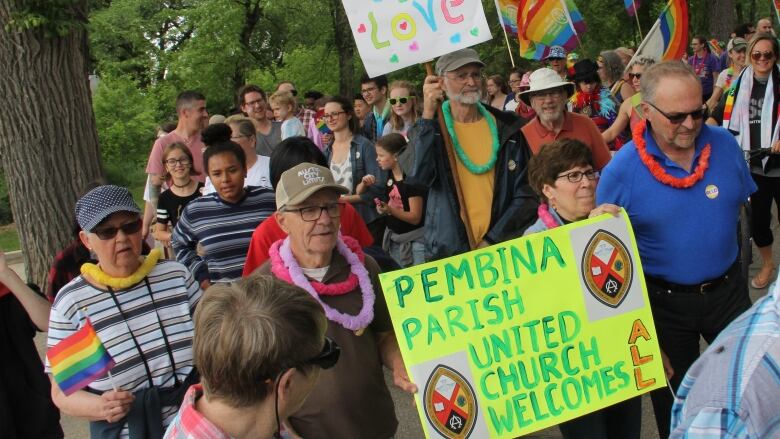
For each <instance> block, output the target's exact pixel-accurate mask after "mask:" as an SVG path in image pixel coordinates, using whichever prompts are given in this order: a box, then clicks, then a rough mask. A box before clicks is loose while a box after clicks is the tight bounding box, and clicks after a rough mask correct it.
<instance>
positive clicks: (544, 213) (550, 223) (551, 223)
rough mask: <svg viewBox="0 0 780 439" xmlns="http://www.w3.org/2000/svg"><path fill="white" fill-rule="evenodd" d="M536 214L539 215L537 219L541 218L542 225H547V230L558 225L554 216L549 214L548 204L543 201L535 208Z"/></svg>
mask: <svg viewBox="0 0 780 439" xmlns="http://www.w3.org/2000/svg"><path fill="white" fill-rule="evenodd" d="M536 214H537V215H538V216H539V219H540V220H542V223H543V224H544V226H545V227H547V230H550V229H554V228H556V227H558V226H559V225H560V224H558V221H555V218H553V216H552V215H550V211H549V210H548V206H547V204H545V203H542V204H540V205H539V208H538V209H536Z"/></svg>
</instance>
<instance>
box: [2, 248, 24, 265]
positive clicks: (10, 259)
mask: <svg viewBox="0 0 780 439" xmlns="http://www.w3.org/2000/svg"><path fill="white" fill-rule="evenodd" d="M5 261H6V263H7V264H8V265H14V264H22V263H24V255H23V254H22V251H21V250H16V251H12V252H8V253H6V254H5Z"/></svg>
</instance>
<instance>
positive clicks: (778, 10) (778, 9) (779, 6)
mask: <svg viewBox="0 0 780 439" xmlns="http://www.w3.org/2000/svg"><path fill="white" fill-rule="evenodd" d="M772 4H773V5H774V6H775V16H776V17H777V22H778V23H780V0H773V1H772Z"/></svg>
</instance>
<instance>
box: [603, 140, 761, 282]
mask: <svg viewBox="0 0 780 439" xmlns="http://www.w3.org/2000/svg"><path fill="white" fill-rule="evenodd" d="M649 127H650V126H649V124H648V128H649ZM644 138H645V142H646V144H647V152H648V153H649V154H651V155H652V156H654V157H655V158H656V159H657V161H658V163H660V164H661V165H662V166H663V168H664V169H666V172H667V173H669V174H670V175H672V176H674V177H686V176H688V175H690V174H691V172H690V170H686V169H683V168H681V167H680V166H679V165H677V164H676V163H674V162H672V161H671V160H670V159H669V158H667V157H666V155H665V154H663V153H662V152H661V150H660V148H659V147H658V145H657V144H656V142H655V140H654V139H653V136H651V135H650V134H649V129H648V130H647V131H646V132H645V136H644ZM707 143H709V144H711V145H712V153H711V154H710V160H709V168H708V169H707V171H706V172H705V173H704V178H702V179H701V180H699V181H698V182H697V183H696V184H695V185H693V186H691V187H690V188H687V189H675V188H673V187H671V186H667V185H665V184H663V183H661V182H659V181H658V180H656V179H655V177H653V175H652V174H651V173H650V170H649V169H647V167H646V166H645V165H644V164H643V163H642V161H641V160H640V159H639V154H638V153H637V150H636V147H635V146H634V142H633V141H632V142H629V143H628V144H626V145H625V146H624V147H623V148H621V149H620V151H618V153H617V154H615V157H614V158H613V159H612V161H610V162H609V164H608V165H607V167H606V168H604V170H602V171H601V179H600V181H599V185H598V188H597V189H596V201H597V203H598V204H601V203H613V204H616V205H618V206H622V207H623V208H625V210H626V212H627V213H628V216H629V217H630V218H631V224H632V225H633V228H634V234H635V235H636V240H637V244H638V246H639V256H640V258H641V259H642V267H643V268H644V272H645V273H646V274H648V275H650V276H654V277H659V278H662V279H665V280H667V281H669V282H674V283H679V284H683V285H692V284H697V283H701V282H704V281H707V280H709V279H713V278H716V277H718V276H720V275H722V274H723V273H724V272H725V271H726V270H727V269H728V268H729V267H730V266H731V264H733V263H734V261H735V260H736V258H737V252H738V245H737V220H738V219H739V208H740V205H741V204H742V203H743V202H745V200H747V198H748V197H749V196H750V194H752V193H753V192H755V191H756V184H755V183H754V182H753V178H752V177H751V176H750V171H749V169H748V167H747V164H746V163H745V160H744V158H743V154H742V151H741V150H740V148H739V146H738V145H737V142H736V140H735V139H734V136H732V135H731V134H729V132H728V131H726V130H725V129H723V128H720V127H711V126H708V125H704V126H703V127H702V130H701V133H700V134H699V137H698V138H697V139H696V146H695V148H696V154H695V157H694V160H693V166H692V168H693V169H695V168H696V165H697V164H698V160H699V155H701V151H702V149H704V145H706V144H707Z"/></svg>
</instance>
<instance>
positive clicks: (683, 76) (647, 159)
mask: <svg viewBox="0 0 780 439" xmlns="http://www.w3.org/2000/svg"><path fill="white" fill-rule="evenodd" d="M641 92H642V97H643V99H644V102H643V103H642V113H643V115H644V118H645V121H643V122H640V123H639V124H638V125H637V126H636V127H635V128H634V133H633V134H634V136H633V140H632V141H631V142H629V143H627V144H626V145H625V146H624V147H623V148H622V149H621V150H620V151H618V152H617V154H616V155H615V157H614V158H613V159H612V161H610V163H609V164H608V165H607V167H606V168H604V170H603V171H602V174H601V181H600V182H599V185H598V188H597V189H596V202H597V203H598V204H602V203H612V204H616V205H619V206H622V207H623V208H624V209H625V210H626V212H627V213H628V215H629V216H630V218H631V224H632V226H633V229H634V233H635V235H636V239H637V244H638V247H639V255H640V257H641V259H642V266H643V268H644V273H645V280H646V283H647V289H648V295H649V298H650V306H651V308H652V311H653V318H654V320H655V326H656V329H657V331H658V340H659V344H660V346H661V349H662V350H663V351H664V352H665V353H666V354H667V356H668V357H669V361H670V363H671V368H672V369H673V375H672V377H671V380H670V381H671V385H672V387H673V388H675V389H677V387H678V386H679V385H680V381H681V379H682V377H683V376H685V372H686V371H687V370H688V368H689V367H690V365H691V364H692V363H693V362H694V361H695V360H696V358H697V357H698V355H699V338H700V337H704V339H705V340H706V341H707V342H712V341H713V340H714V339H715V337H716V336H717V335H718V333H719V332H720V331H721V330H722V329H723V328H725V327H726V326H727V325H728V324H729V322H731V321H732V320H733V319H734V318H735V317H737V316H738V315H739V314H741V313H742V312H743V311H745V310H746V309H748V308H749V307H750V298H749V296H748V291H747V283H746V282H745V281H744V279H741V277H742V275H741V272H740V265H739V261H738V258H737V255H738V252H739V248H738V244H737V235H736V230H737V220H738V218H739V209H740V207H741V206H742V204H743V203H744V202H745V200H747V198H748V197H749V196H750V194H751V193H753V192H755V190H756V185H755V183H754V182H753V179H752V178H751V177H750V172H749V171H748V168H747V166H746V165H745V161H744V159H743V157H742V154H741V152H740V151H739V148H738V147H737V144H736V141H735V140H734V136H732V135H731V134H730V133H728V132H727V131H726V130H723V129H720V128H713V127H710V126H707V125H704V119H705V118H706V116H707V107H706V106H705V105H704V102H703V101H702V93H701V83H700V82H699V78H698V77H697V76H696V74H695V73H694V72H693V71H692V70H691V69H690V67H688V66H686V65H684V64H682V63H680V62H664V63H660V64H656V65H653V66H651V67H650V68H649V69H647V70H645V71H644V74H643V76H642V84H641ZM652 399H653V407H654V410H655V417H656V424H657V425H658V431H659V434H660V436H661V437H662V438H666V437H668V435H669V425H670V412H671V407H672V402H673V399H672V395H671V394H670V393H669V391H668V390H667V389H659V390H656V391H654V392H653V393H652Z"/></svg>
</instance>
